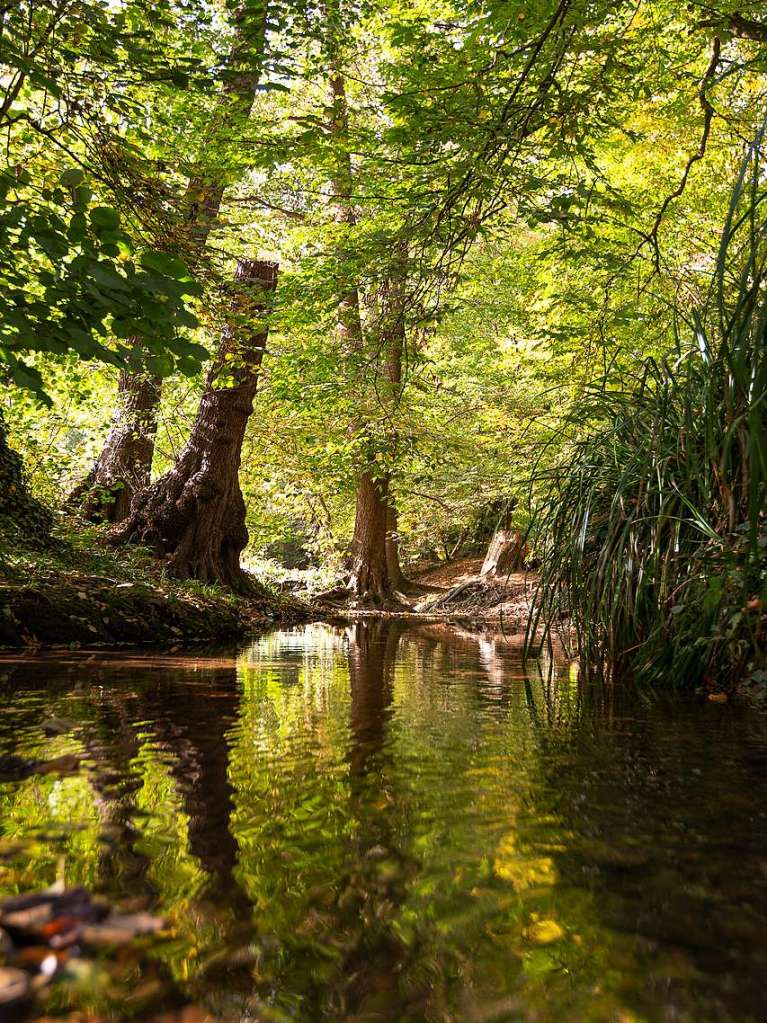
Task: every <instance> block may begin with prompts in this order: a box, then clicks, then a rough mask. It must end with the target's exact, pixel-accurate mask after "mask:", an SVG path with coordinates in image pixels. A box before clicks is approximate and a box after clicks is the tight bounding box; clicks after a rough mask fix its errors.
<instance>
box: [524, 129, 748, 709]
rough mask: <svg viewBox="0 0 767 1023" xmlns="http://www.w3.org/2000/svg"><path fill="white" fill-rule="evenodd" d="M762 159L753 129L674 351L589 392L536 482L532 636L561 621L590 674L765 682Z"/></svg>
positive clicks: (730, 683)
mask: <svg viewBox="0 0 767 1023" xmlns="http://www.w3.org/2000/svg"><path fill="white" fill-rule="evenodd" d="M762 155H763V131H762V132H761V133H760V135H759V136H758V138H757V139H756V141H755V142H754V144H753V145H752V147H751V148H750V150H749V152H748V154H747V156H746V158H745V159H744V161H743V165H742V168H741V171H740V174H739V176H738V179H737V181H736V183H735V185H734V188H733V194H732V199H731V203H730V207H729V211H728V216H727V220H726V223H725V227H724V231H723V234H722V239H721V244H720V247H719V251H718V255H717V260H716V269H715V272H714V274H713V276H712V281H711V286H710V289H709V295H708V298H707V300H706V301H705V302H704V303H703V304H702V306H701V308H699V309H696V310H695V311H694V313H693V315H692V316H691V317H688V318H687V322H686V325H685V330H679V329H678V330H677V332H676V350H675V351H674V352H673V353H672V355H671V357H670V358H668V359H667V360H666V361H664V362H663V363H662V364H659V363H657V362H656V361H654V360H652V359H650V360H648V361H646V362H645V363H644V364H643V366H642V367H641V369H640V371H639V372H638V373H637V374H636V376H635V377H634V378H633V379H631V380H630V381H629V383H628V384H627V385H626V386H624V387H621V388H619V389H615V387H614V385H613V384H611V381H610V380H609V379H605V380H603V381H602V382H601V383H600V386H598V387H597V388H595V389H594V390H593V391H590V392H589V393H588V394H586V395H585V397H584V398H583V400H582V401H581V402H579V403H578V405H577V407H576V408H575V409H574V411H573V413H572V415H571V416H570V418H569V423H568V428H569V429H570V437H571V440H570V441H569V443H568V446H567V454H566V457H564V458H561V459H559V460H558V462H557V463H556V464H555V466H554V468H553V469H549V470H547V471H546V472H545V473H543V472H542V473H540V474H538V478H537V480H536V484H537V487H536V489H537V490H538V491H539V492H540V491H541V490H542V491H543V492H545V493H547V495H548V496H547V498H546V499H545V501H544V502H543V503H542V504H541V505H540V506H539V507H538V510H537V513H536V515H535V517H534V520H533V525H532V532H533V536H534V537H535V540H536V543H537V546H538V548H539V549H540V550H541V552H542V570H541V577H540V586H539V593H538V600H537V605H536V610H535V612H534V613H533V616H532V618H531V621H530V623H529V630H530V632H531V634H532V632H534V631H537V630H539V629H540V628H543V631H544V632H550V631H551V630H552V629H553V628H554V627H555V625H556V623H557V622H558V621H560V620H561V619H562V617H563V616H564V617H567V618H569V619H570V620H571V622H572V624H573V626H574V631H575V635H576V637H577V643H578V647H579V652H580V656H581V658H582V663H583V664H584V666H585V667H586V668H587V669H588V668H589V666H591V668H592V669H593V668H594V667H597V666H599V667H602V668H603V667H605V666H609V668H610V669H611V670H612V671H616V672H618V673H620V674H622V675H626V674H629V675H630V676H631V677H633V678H637V679H642V680H650V681H652V682H657V683H669V684H674V685H699V684H702V683H707V684H708V685H709V686H716V687H722V688H725V687H728V686H733V685H735V684H737V683H739V682H742V681H743V680H747V679H751V680H753V681H754V682H757V683H764V682H767V672H765V671H764V668H765V650H764V640H765V625H766V624H767V619H766V618H765V613H764V612H765V608H766V607H767V526H766V523H765V503H766V499H767V289H766V288H765V271H766V269H767V219H766V218H765V213H766V212H767V210H766V207H765V201H766V200H767V181H765V169H764V166H763V164H762V162H761V157H762ZM584 422H586V423H590V424H592V426H591V427H590V428H589V429H588V430H587V432H586V433H585V434H584V432H583V427H582V425H580V424H583V423H584ZM765 690H766V691H767V687H765Z"/></svg>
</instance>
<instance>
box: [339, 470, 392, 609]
mask: <svg viewBox="0 0 767 1023" xmlns="http://www.w3.org/2000/svg"><path fill="white" fill-rule="evenodd" d="M388 497H389V493H388V480H387V479H386V478H385V477H384V478H379V479H376V478H374V477H373V476H372V475H371V473H370V472H369V471H368V472H365V473H363V475H362V476H361V477H360V480H359V482H358V484H357V505H356V512H355V516H354V538H353V540H352V571H351V577H350V580H349V587H350V589H351V591H352V593H353V594H354V595H355V596H356V597H357V598H358V599H359V600H360V601H361V602H362V603H366V604H376V605H381V604H384V603H386V602H387V601H388V600H389V598H390V597H391V594H392V586H391V580H390V578H389V564H388V561H387V558H386V534H387V525H388V519H389V501H388Z"/></svg>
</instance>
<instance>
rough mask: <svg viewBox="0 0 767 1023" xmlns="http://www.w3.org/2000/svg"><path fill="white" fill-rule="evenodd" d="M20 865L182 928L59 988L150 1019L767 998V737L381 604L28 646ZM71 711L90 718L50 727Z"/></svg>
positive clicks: (583, 1013) (10, 793)
mask: <svg viewBox="0 0 767 1023" xmlns="http://www.w3.org/2000/svg"><path fill="white" fill-rule="evenodd" d="M10 674H11V683H10V685H11V686H12V687H13V691H12V693H11V692H9V693H8V694H6V707H7V710H6V712H5V714H4V715H2V716H1V717H0V756H7V755H15V756H24V757H40V758H42V757H51V756H56V755H60V754H62V753H76V754H77V755H78V756H79V757H80V758H81V759H82V765H81V768H80V770H79V771H78V772H77V773H76V774H75V775H73V776H72V777H64V778H57V777H54V776H33V777H30V778H27V779H25V780H23V781H11V780H6V781H5V782H3V783H2V785H1V786H0V833H1V836H2V842H3V843H4V844H3V845H2V846H0V851H2V854H3V859H2V863H1V864H0V870H2V873H1V874H0V885H1V886H2V889H3V891H7V892H10V891H17V890H26V889H27V888H32V887H37V886H39V885H40V884H41V883H47V882H50V881H52V880H54V879H55V878H57V877H61V878H64V879H65V880H66V882H67V883H68V884H73V883H80V882H81V883H85V884H88V885H89V886H90V887H92V888H94V889H96V890H97V891H100V892H103V893H104V894H106V895H107V896H108V897H109V898H110V900H112V901H113V902H115V903H117V904H118V905H121V906H124V907H126V908H146V909H150V910H152V911H155V912H162V913H164V914H165V915H166V916H167V918H168V920H169V924H170V930H169V933H168V934H167V935H164V936H163V937H162V938H160V939H155V940H151V941H147V942H143V943H139V946H138V947H137V948H136V949H135V950H132V952H131V953H130V954H129V955H126V956H123V957H122V958H121V960H120V963H119V968H118V966H116V965H115V963H114V962H113V961H111V960H110V959H109V957H107V958H106V959H105V960H104V962H103V964H102V973H101V974H99V975H98V976H96V975H93V976H91V977H90V979H87V978H85V979H83V978H82V977H81V978H80V979H79V981H78V982H77V983H74V982H73V983H71V984H70V985H68V986H67V985H60V986H59V987H58V988H57V989H56V990H55V992H54V994H53V995H52V997H51V1000H50V1002H49V1004H48V1005H47V1006H46V1011H47V1012H49V1013H50V1012H53V1013H57V1014H59V1015H63V1016H66V1014H67V1013H68V1012H69V1011H70V1010H71V1009H73V1008H76V1009H78V1010H83V1009H89V1010H91V1011H93V1012H95V1013H100V1014H102V1015H103V1014H106V1016H107V1017H108V1018H109V1019H118V1018H131V1019H142V1020H143V1019H148V1020H152V1019H153V1018H154V1017H153V1014H156V1013H158V1012H160V1011H161V1010H165V1009H167V1008H169V1007H173V1006H178V1005H182V1004H185V1003H188V1002H191V1003H193V1004H195V1005H199V1006H201V1007H202V1008H203V1009H204V1010H205V1012H207V1013H209V1015H210V1016H211V1017H212V1019H214V1020H220V1021H225V1020H226V1021H235V1020H237V1021H239V1020H244V1019H248V1020H263V1021H266V1020H272V1021H280V1020H295V1021H301V1023H303V1021H306V1023H314V1021H321V1020H328V1021H330V1020H332V1021H348V1023H351V1021H364V1020H371V1021H372V1020H387V1021H388V1020H392V1021H393V1020H397V1021H413V1023H415V1021H440V1023H442V1021H444V1023H451V1021H459V1020H460V1021H463V1020H466V1021H488V1023H489V1021H492V1020H510V1021H522V1023H535V1021H549V1020H551V1021H553V1023H560V1021H562V1023H565V1021H567V1023H569V1021H571V1020H585V1021H594V1023H600V1021H605V1023H607V1021H612V1023H631V1021H634V1023H637V1021H647V1023H656V1021H657V1023H665V1021H667V1020H672V1019H673V1020H675V1021H682V1023H699V1021H703V1020H705V1021H708V1020H712V1021H721V1023H752V1021H753V1023H756V1021H757V1020H761V1019H762V1018H763V1012H762V1008H763V1002H764V1000H763V993H762V984H761V980H760V977H761V976H762V975H763V973H764V972H765V971H767V926H766V924H767V851H766V850H767V818H766V817H765V810H764V806H765V800H764V795H765V794H766V793H765V776H766V775H767V741H766V740H765V730H764V726H763V724H760V723H759V722H758V721H755V720H754V719H753V717H748V716H746V715H741V714H739V713H738V712H737V711H736V710H735V709H733V708H724V709H723V708H711V707H700V706H691V707H656V708H650V707H646V706H636V705H634V704H632V703H631V702H630V700H627V699H626V698H625V694H624V695H623V696H622V695H621V694H619V693H617V692H616V691H609V690H605V691H584V690H583V689H582V688H581V687H580V686H579V684H578V679H577V674H576V673H575V672H574V671H573V670H572V667H571V666H568V665H566V664H551V663H541V664H539V666H538V667H537V668H535V670H533V668H531V667H530V666H528V669H527V671H523V668H522V664H521V661H520V658H519V647H518V641H517V640H515V639H514V638H513V637H512V638H508V637H504V636H502V635H492V634H489V633H483V634H479V633H472V632H470V631H467V630H461V629H458V628H451V627H448V626H437V625H434V626H420V627H418V628H413V627H408V626H406V625H405V624H404V623H402V622H396V621H394V622H389V623H383V622H375V621H368V622H366V623H359V624H356V625H352V626H349V627H348V628H330V627H326V626H310V627H307V628H305V629H298V630H293V631H290V632H281V633H275V634H273V635H271V636H267V637H265V638H264V639H262V640H260V641H258V642H257V643H255V644H254V645H253V646H252V647H250V648H249V649H247V650H245V651H244V652H243V653H242V654H241V655H240V656H239V658H238V659H237V660H236V661H235V659H233V658H228V657H221V658H188V657H183V656H179V657H178V658H175V659H174V658H152V657H150V656H134V655H127V654H126V655H119V656H118V655H116V656H114V657H104V658H102V659H97V660H95V661H91V660H86V659H78V658H77V656H76V655H73V656H72V657H70V658H69V659H68V661H67V660H66V659H63V660H62V662H61V663H58V662H56V661H53V660H51V659H50V658H49V659H47V660H43V661H42V662H41V661H35V660H33V659H30V660H28V661H26V662H25V661H23V659H22V662H20V663H18V664H17V665H16V666H15V667H13V668H12V670H11V672H10ZM51 715H60V716H64V717H68V718H70V719H72V720H73V722H74V723H75V726H76V727H74V728H73V730H72V731H71V732H70V733H69V734H67V735H64V736H58V737H56V738H54V739H47V738H46V737H45V735H44V733H43V731H42V722H43V721H44V719H45V718H47V717H49V716H51Z"/></svg>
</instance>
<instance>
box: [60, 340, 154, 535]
mask: <svg viewBox="0 0 767 1023" xmlns="http://www.w3.org/2000/svg"><path fill="white" fill-rule="evenodd" d="M134 345H135V346H140V345H141V341H140V339H139V338H134ZM161 388H162V382H161V380H160V379H159V378H158V377H153V376H152V375H151V374H149V373H146V372H136V373H134V372H131V371H129V370H123V372H121V373H120V378H119V381H118V385H117V402H116V404H115V409H114V412H113V414H112V423H111V426H110V427H109V433H108V434H107V438H106V440H105V442H104V447H103V448H102V449H101V454H100V455H99V457H98V459H97V460H96V464H95V465H94V467H93V469H92V470H91V472H90V474H89V475H88V476H87V477H86V479H85V480H84V481H83V482H82V483H81V484H80V485H79V486H78V487H77V488H76V489H75V490H74V492H73V493H72V494H71V495H70V498H69V501H68V502H67V503H68V504H69V505H71V506H74V507H79V508H80V509H81V514H82V515H83V516H84V517H85V518H86V519H89V520H90V521H91V522H121V521H122V520H123V519H124V518H125V517H126V515H127V514H128V513H129V511H130V507H131V501H132V500H133V496H134V494H136V493H137V492H138V491H140V490H143V488H144V487H146V486H148V484H149V477H150V473H151V471H152V456H153V454H154V441H155V434H156V433H157V413H158V409H159V404H160V394H161Z"/></svg>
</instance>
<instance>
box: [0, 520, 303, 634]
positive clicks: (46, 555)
mask: <svg viewBox="0 0 767 1023" xmlns="http://www.w3.org/2000/svg"><path fill="white" fill-rule="evenodd" d="M312 617H316V614H315V613H314V612H313V611H312V609H311V608H310V606H309V605H308V604H307V603H305V602H304V601H302V600H300V599H297V598H295V597H293V596H290V595H288V594H282V593H279V592H276V591H274V590H272V589H270V588H268V587H266V586H263V585H261V584H260V583H258V582H256V581H255V580H254V583H253V593H252V595H250V596H248V597H237V596H234V595H233V594H231V593H229V592H227V591H225V590H223V589H220V588H218V587H214V586H206V585H202V584H199V583H180V582H177V581H176V580H173V579H170V578H168V576H167V575H166V573H165V572H164V570H163V568H162V566H161V565H159V564H158V562H157V561H156V560H155V559H154V558H153V557H152V556H151V555H150V554H149V553H148V552H146V551H142V550H141V548H123V549H121V550H120V551H119V553H118V552H115V551H112V550H110V549H109V548H107V547H105V546H104V545H103V542H102V536H101V532H100V531H99V530H98V529H96V528H91V529H89V528H83V527H82V526H80V525H78V527H77V528H76V529H73V528H70V527H69V525H68V524H67V523H66V522H64V524H63V525H62V526H61V527H60V528H58V529H57V536H56V539H55V540H54V541H53V543H52V544H51V545H50V546H48V547H44V548H35V547H25V546H24V545H23V543H21V542H20V540H19V538H18V537H9V536H0V647H3V646H5V647H35V646H88V647H92V646H115V645H130V646H138V645H144V644H147V645H153V646H158V647H164V648H171V649H172V648H173V647H175V646H179V647H183V646H189V645H192V644H208V645H214V644H226V643H231V642H237V641H238V640H240V639H242V638H243V637H244V636H246V635H248V634H254V633H257V632H263V631H264V630H266V629H268V628H271V627H272V626H274V625H284V624H291V623H294V622H299V621H307V620H309V619H310V618H312Z"/></svg>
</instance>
